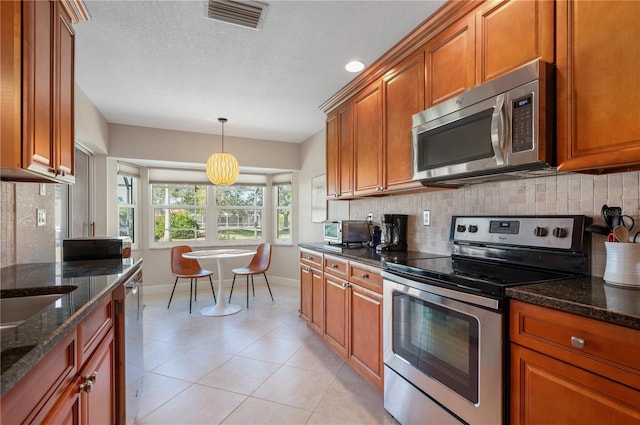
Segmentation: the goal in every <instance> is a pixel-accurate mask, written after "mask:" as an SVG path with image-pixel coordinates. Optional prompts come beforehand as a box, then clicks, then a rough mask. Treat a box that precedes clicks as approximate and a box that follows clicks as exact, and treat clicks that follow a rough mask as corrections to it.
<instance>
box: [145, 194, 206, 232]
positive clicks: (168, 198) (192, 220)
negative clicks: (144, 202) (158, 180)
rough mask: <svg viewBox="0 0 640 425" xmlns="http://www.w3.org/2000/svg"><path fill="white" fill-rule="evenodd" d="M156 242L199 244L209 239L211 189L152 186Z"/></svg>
mask: <svg viewBox="0 0 640 425" xmlns="http://www.w3.org/2000/svg"><path fill="white" fill-rule="evenodd" d="M151 204H152V207H153V222H154V226H153V240H154V242H195V241H205V240H206V238H207V224H206V223H207V187H206V186H203V185H173V184H152V185H151Z"/></svg>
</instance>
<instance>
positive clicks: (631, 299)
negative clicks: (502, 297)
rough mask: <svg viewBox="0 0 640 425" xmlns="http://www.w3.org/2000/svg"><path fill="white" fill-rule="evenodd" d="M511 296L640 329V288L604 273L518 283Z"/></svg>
mask: <svg viewBox="0 0 640 425" xmlns="http://www.w3.org/2000/svg"><path fill="white" fill-rule="evenodd" d="M507 296H509V297H511V298H514V299H517V300H520V301H525V302H528V303H531V304H537V305H540V306H543V307H549V308H554V309H556V310H562V311H565V312H568V313H575V314H579V315H581V316H586V317H591V318H593V319H598V320H603V321H606V322H611V323H613V324H616V325H621V326H626V327H629V328H634V329H638V330H640V289H627V288H622V287H619V286H612V285H609V284H606V283H605V282H604V281H603V280H602V278H601V277H595V276H590V277H586V278H581V279H571V280H563V281H554V282H547V283H538V284H531V285H523V286H516V287H513V288H508V289H507Z"/></svg>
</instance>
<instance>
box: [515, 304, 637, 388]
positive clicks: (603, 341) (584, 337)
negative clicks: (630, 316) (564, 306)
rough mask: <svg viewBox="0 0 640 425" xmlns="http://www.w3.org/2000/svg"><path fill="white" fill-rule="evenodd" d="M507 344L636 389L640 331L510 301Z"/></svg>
mask: <svg viewBox="0 0 640 425" xmlns="http://www.w3.org/2000/svg"><path fill="white" fill-rule="evenodd" d="M510 307H511V312H510V338H511V342H515V343H517V344H520V345H523V346H525V347H529V348H532V349H534V350H537V351H540V352H543V353H545V354H548V355H551V356H552V357H556V358H558V359H560V360H564V361H566V362H568V363H571V364H574V365H576V366H578V367H582V368H584V369H587V370H590V371H592V372H594V373H597V374H600V375H603V376H606V377H608V378H610V379H614V380H617V381H619V382H622V383H625V384H627V385H629V386H632V387H633V388H637V389H640V356H638V354H637V353H638V352H640V331H639V330H635V329H631V328H626V327H624V326H618V325H614V324H611V323H607V322H603V321H600V320H596V319H590V318H588V317H583V316H579V315H576V314H571V313H566V312H563V311H559V310H554V309H550V308H546V307H541V306H537V305H533V304H529V303H523V302H519V301H515V300H511V303H510Z"/></svg>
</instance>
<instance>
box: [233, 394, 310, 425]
mask: <svg viewBox="0 0 640 425" xmlns="http://www.w3.org/2000/svg"><path fill="white" fill-rule="evenodd" d="M309 416H311V412H309V411H307V410H303V409H296V408H295V407H289V406H283V405H282V404H278V403H273V402H270V401H266V400H259V399H256V398H253V397H249V398H248V399H247V400H246V401H245V402H244V403H242V404H241V405H240V407H238V408H237V409H236V410H235V411H234V412H233V413H232V414H231V415H229V417H228V418H227V419H225V421H224V422H223V424H304V423H306V422H307V419H309Z"/></svg>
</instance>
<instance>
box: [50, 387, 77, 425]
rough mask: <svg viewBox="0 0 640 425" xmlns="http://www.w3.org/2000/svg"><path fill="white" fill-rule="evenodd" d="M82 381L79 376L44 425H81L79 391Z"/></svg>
mask: <svg viewBox="0 0 640 425" xmlns="http://www.w3.org/2000/svg"><path fill="white" fill-rule="evenodd" d="M81 382H82V380H81V378H80V377H79V376H78V377H76V379H75V380H74V382H73V384H72V385H71V386H69V387H68V388H67V391H66V393H65V394H64V395H63V396H62V397H61V398H60V400H59V401H58V403H57V404H56V405H55V406H54V407H53V408H52V409H51V410H50V411H49V412H48V415H47V417H46V418H45V419H44V420H43V421H42V423H43V424H51V425H78V424H81V423H82V422H81V418H80V415H81V411H82V410H81V407H80V399H81V397H80V391H79V390H78V388H79V386H80V384H81Z"/></svg>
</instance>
